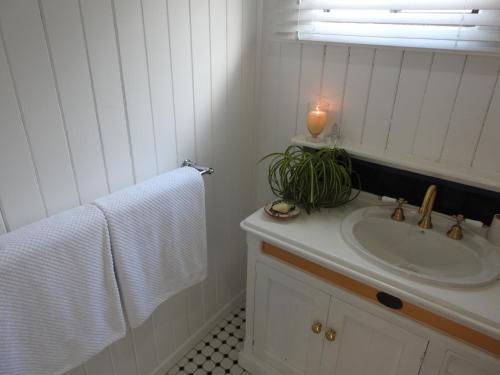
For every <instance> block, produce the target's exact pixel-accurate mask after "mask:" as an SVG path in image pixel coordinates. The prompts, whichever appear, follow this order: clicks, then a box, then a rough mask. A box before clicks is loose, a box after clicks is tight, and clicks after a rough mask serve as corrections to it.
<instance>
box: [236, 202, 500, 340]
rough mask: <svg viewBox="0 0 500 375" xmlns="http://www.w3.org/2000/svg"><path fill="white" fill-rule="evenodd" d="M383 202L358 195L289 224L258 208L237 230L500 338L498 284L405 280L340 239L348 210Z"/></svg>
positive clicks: (499, 291) (498, 281)
mask: <svg viewBox="0 0 500 375" xmlns="http://www.w3.org/2000/svg"><path fill="white" fill-rule="evenodd" d="M377 204H382V203H381V201H380V200H378V199H377V198H376V197H375V196H374V195H372V194H368V193H362V194H361V195H360V197H359V198H358V199H356V200H355V201H354V202H351V203H349V204H347V205H345V206H342V207H338V208H334V209H322V210H321V212H315V213H313V214H311V215H307V214H306V213H305V212H302V213H301V215H300V216H299V217H297V218H295V219H293V220H289V221H279V220H276V219H273V218H271V217H269V216H268V215H267V214H266V213H265V212H264V210H263V209H262V208H261V209H259V210H258V211H256V212H255V213H253V214H252V215H250V216H249V217H248V218H246V219H245V220H244V221H243V222H242V223H241V227H242V228H243V229H244V230H245V231H247V232H250V233H253V234H255V235H257V236H258V237H260V238H262V239H263V240H266V241H267V242H270V243H273V244H275V245H276V246H280V247H282V248H285V249H287V250H288V251H290V252H292V253H294V254H296V255H299V256H302V257H304V258H307V259H309V260H311V261H314V262H316V263H318V264H321V265H323V266H325V267H327V268H330V269H332V270H334V271H337V272H340V273H342V274H344V275H346V276H349V277H352V278H354V279H356V280H359V281H362V282H364V283H367V284H370V285H372V286H374V287H376V288H378V289H381V290H384V291H386V292H389V293H391V294H393V295H396V296H398V297H400V298H402V299H404V300H406V301H408V302H412V303H414V304H417V305H419V306H422V307H425V308H427V309H429V310H431V311H433V312H435V313H439V314H441V315H444V316H445V317H447V318H450V319H453V320H455V321H457V322H459V323H461V324H463V325H465V326H468V327H470V328H473V329H476V330H478V331H480V332H483V333H484V334H486V335H489V336H491V337H494V338H496V339H500V280H497V281H495V282H493V283H491V284H489V285H487V286H483V287H477V288H449V287H442V286H435V285H431V284H428V283H424V282H420V281H415V280H413V279H408V278H405V277H402V276H399V275H397V274H394V273H392V272H390V271H387V270H386V269H384V268H381V267H379V266H377V265H375V264H373V263H371V262H370V261H368V260H367V259H365V258H364V257H362V256H361V255H359V254H358V253H357V252H356V250H354V249H352V248H351V247H350V246H349V245H348V244H347V243H346V242H345V241H344V239H343V238H342V235H341V233H340V223H341V222H342V219H343V218H344V217H345V216H346V215H347V214H348V213H350V212H351V211H353V210H355V209H358V208H361V207H366V206H373V205H377Z"/></svg>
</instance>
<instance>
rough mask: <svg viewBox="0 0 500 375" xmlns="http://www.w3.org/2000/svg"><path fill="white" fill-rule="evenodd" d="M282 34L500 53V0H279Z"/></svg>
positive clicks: (277, 15)
mask: <svg viewBox="0 0 500 375" xmlns="http://www.w3.org/2000/svg"><path fill="white" fill-rule="evenodd" d="M274 19H275V26H276V28H275V32H276V35H277V36H279V38H280V39H283V38H285V39H295V40H302V41H317V42H326V43H348V44H366V45H381V46H398V47H408V48H429V49H443V50H456V51H473V52H474V51H475V52H487V53H500V0H412V1H408V0H276V9H275V15H274Z"/></svg>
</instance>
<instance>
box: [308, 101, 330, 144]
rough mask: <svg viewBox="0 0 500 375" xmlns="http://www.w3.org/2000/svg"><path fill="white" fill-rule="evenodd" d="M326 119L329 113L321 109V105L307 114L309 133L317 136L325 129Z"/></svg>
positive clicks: (314, 136)
mask: <svg viewBox="0 0 500 375" xmlns="http://www.w3.org/2000/svg"><path fill="white" fill-rule="evenodd" d="M326 120H327V113H326V111H323V110H321V109H320V106H319V105H317V106H316V108H315V109H314V110H313V111H310V112H309V113H308V114H307V129H309V133H311V135H312V136H313V138H316V137H317V136H318V135H319V134H320V133H321V132H322V131H323V129H324V128H325V125H326Z"/></svg>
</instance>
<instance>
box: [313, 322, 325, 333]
mask: <svg viewBox="0 0 500 375" xmlns="http://www.w3.org/2000/svg"><path fill="white" fill-rule="evenodd" d="M322 328H323V325H322V324H321V323H320V322H314V323H313V325H312V326H311V330H312V331H313V332H314V333H315V334H318V333H320V332H321V329H322Z"/></svg>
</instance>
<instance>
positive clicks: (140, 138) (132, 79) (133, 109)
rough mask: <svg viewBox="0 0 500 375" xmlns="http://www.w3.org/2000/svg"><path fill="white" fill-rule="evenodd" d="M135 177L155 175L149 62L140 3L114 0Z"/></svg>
mask: <svg viewBox="0 0 500 375" xmlns="http://www.w3.org/2000/svg"><path fill="white" fill-rule="evenodd" d="M113 1H114V5H115V13H116V15H115V16H116V24H117V29H118V41H119V46H120V49H119V52H120V57H121V59H120V61H121V68H122V72H123V84H124V89H125V102H126V109H127V114H128V124H129V131H130V138H131V144H132V158H133V162H134V170H135V177H136V180H137V181H143V180H145V179H147V178H150V177H153V176H154V175H156V173H157V165H156V151H155V139H154V128H153V122H152V117H151V116H152V114H151V103H150V95H149V84H148V82H149V76H148V62H147V58H146V48H145V45H144V28H143V23H142V8H141V4H140V0H113Z"/></svg>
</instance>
